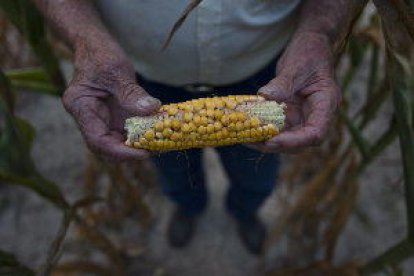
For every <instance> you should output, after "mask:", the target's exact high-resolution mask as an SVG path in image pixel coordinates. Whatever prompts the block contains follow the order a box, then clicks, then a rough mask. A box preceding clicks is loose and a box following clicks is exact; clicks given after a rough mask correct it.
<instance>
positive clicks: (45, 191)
mask: <svg viewBox="0 0 414 276" xmlns="http://www.w3.org/2000/svg"><path fill="white" fill-rule="evenodd" d="M1 80H3V81H1ZM4 80H6V78H5V76H4V74H3V73H2V72H1V71H0V87H4V88H6V90H5V91H10V87H9V85H8V83H7V82H5V81H4ZM2 91H3V90H2ZM3 94H5V95H7V94H6V93H4V91H3V92H2V94H0V118H4V122H2V125H1V126H0V127H1V128H0V152H1V155H0V180H2V181H7V182H10V183H13V184H19V185H22V186H25V187H27V188H29V189H31V190H33V191H35V192H37V193H38V194H39V195H40V196H43V197H44V198H46V199H48V200H49V201H51V202H52V203H54V204H55V205H56V206H57V207H60V208H67V207H68V204H67V202H66V201H65V199H64V197H63V195H62V194H61V192H60V189H59V188H58V186H57V185H56V184H54V183H52V182H51V181H49V180H47V179H45V178H44V177H43V176H41V175H40V173H39V172H38V171H37V169H36V167H35V165H34V163H33V160H32V158H31V155H30V152H31V146H32V142H33V138H34V135H35V131H34V129H33V128H32V126H31V125H30V124H29V123H27V122H26V121H24V120H22V119H20V118H17V117H15V116H14V115H13V114H12V112H11V110H10V108H9V105H8V104H7V101H6V100H5V98H4V97H3Z"/></svg>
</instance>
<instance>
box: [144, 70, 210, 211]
mask: <svg viewBox="0 0 414 276" xmlns="http://www.w3.org/2000/svg"><path fill="white" fill-rule="evenodd" d="M137 81H138V83H139V84H140V85H141V86H142V87H143V88H144V89H145V90H146V91H147V92H148V93H149V94H151V95H152V96H153V97H156V98H158V99H160V100H161V102H162V103H163V104H166V103H176V102H182V101H187V100H191V99H193V98H194V95H192V94H190V93H188V92H187V91H185V90H184V89H182V88H179V87H172V86H167V85H163V84H160V83H155V82H151V81H148V80H145V79H143V78H142V77H140V76H137ZM201 153H202V151H201V150H200V149H190V150H185V151H171V152H164V153H160V154H159V155H157V156H154V157H153V158H152V160H153V162H154V164H155V165H156V167H157V169H158V171H159V173H160V178H161V179H160V180H161V183H160V184H161V189H162V191H163V193H164V194H165V195H166V196H167V197H168V198H169V199H170V200H172V201H173V202H174V203H176V204H177V205H178V207H179V208H180V209H181V211H182V212H183V213H185V214H186V215H188V216H193V215H196V214H197V213H200V212H201V211H202V210H203V209H204V208H205V206H206V203H207V192H206V188H205V183H204V182H205V180H204V172H203V168H202V165H201Z"/></svg>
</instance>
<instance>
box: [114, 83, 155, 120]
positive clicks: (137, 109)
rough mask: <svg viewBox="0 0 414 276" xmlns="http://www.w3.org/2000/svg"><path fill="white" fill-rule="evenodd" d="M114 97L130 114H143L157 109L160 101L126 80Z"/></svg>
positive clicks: (148, 113)
mask: <svg viewBox="0 0 414 276" xmlns="http://www.w3.org/2000/svg"><path fill="white" fill-rule="evenodd" d="M115 97H116V99H117V100H118V102H119V105H120V106H121V107H122V108H123V109H125V110H126V111H127V112H128V113H129V114H130V115H137V116H145V115H150V114H153V113H155V112H156V111H158V110H159V108H160V106H161V102H160V101H159V100H158V99H156V98H154V97H151V96H150V95H149V94H148V93H147V92H146V91H145V90H144V89H143V88H142V87H140V86H139V85H137V84H136V83H135V82H126V83H123V84H122V85H120V87H119V88H118V91H116V93H115Z"/></svg>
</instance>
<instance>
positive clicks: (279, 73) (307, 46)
mask: <svg viewBox="0 0 414 276" xmlns="http://www.w3.org/2000/svg"><path fill="white" fill-rule="evenodd" d="M258 93H259V94H260V95H262V96H263V97H265V98H267V99H269V100H275V101H278V102H284V103H286V105H287V109H286V122H285V128H284V129H283V130H282V132H281V133H280V134H278V135H277V136H275V137H273V138H271V139H269V140H267V141H265V142H263V143H255V144H249V146H250V147H253V148H255V149H257V150H260V151H262V152H288V153H289V152H290V153H292V152H297V151H299V150H301V149H303V148H306V147H309V146H316V145H319V144H321V143H322V142H323V139H324V137H325V135H326V133H327V130H328V128H329V124H330V122H331V120H332V119H333V118H334V114H335V111H336V110H337V109H338V106H339V102H340V89H339V87H338V85H337V83H336V81H335V72H334V58H333V53H332V47H331V45H330V43H329V40H328V38H327V37H326V36H324V35H321V34H317V33H311V32H309V33H302V34H296V35H295V36H294V37H293V39H292V41H291V42H290V43H289V45H288V47H287V48H286V50H285V52H284V53H283V55H282V57H281V58H280V60H279V62H278V64H277V68H276V77H275V78H274V79H272V80H271V81H270V82H269V83H268V84H266V85H265V86H263V87H262V88H260V89H259V91H258Z"/></svg>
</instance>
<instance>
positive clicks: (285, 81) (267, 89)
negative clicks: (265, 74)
mask: <svg viewBox="0 0 414 276" xmlns="http://www.w3.org/2000/svg"><path fill="white" fill-rule="evenodd" d="M292 92H293V91H292V80H290V79H289V78H287V77H285V76H282V75H280V76H277V77H276V78H274V79H272V80H271V81H270V82H269V83H268V84H266V85H265V86H263V87H261V88H260V89H259V91H258V92H257V93H258V94H259V95H261V96H263V97H264V98H266V99H269V100H274V101H278V102H282V101H284V100H286V99H288V98H290V97H292Z"/></svg>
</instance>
